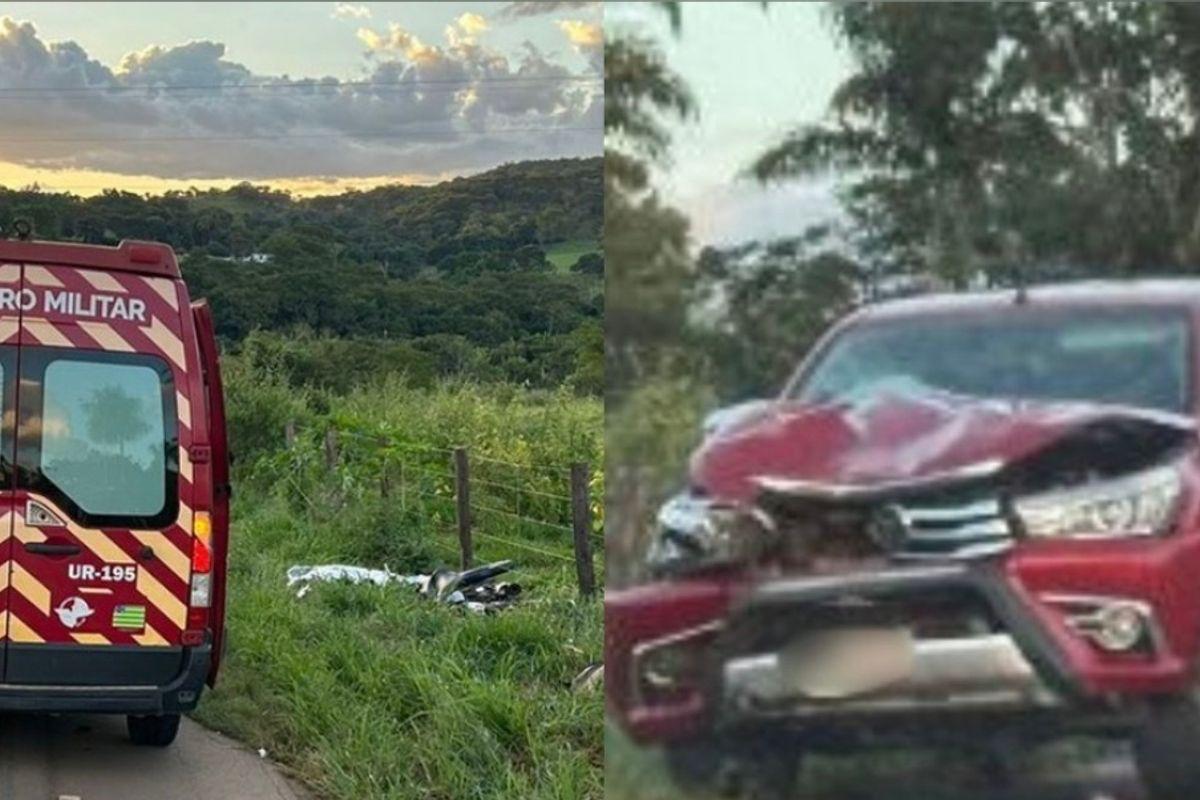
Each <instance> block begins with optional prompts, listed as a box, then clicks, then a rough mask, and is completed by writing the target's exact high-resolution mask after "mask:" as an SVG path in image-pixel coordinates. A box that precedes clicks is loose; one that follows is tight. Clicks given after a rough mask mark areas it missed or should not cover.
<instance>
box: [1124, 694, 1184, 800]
mask: <svg viewBox="0 0 1200 800" xmlns="http://www.w3.org/2000/svg"><path fill="white" fill-rule="evenodd" d="M1133 757H1134V762H1135V763H1136V765H1137V771H1138V774H1139V776H1140V777H1141V779H1142V784H1143V785H1144V786H1145V788H1146V791H1147V793H1148V800H1192V798H1195V797H1200V698H1198V697H1197V696H1196V695H1195V694H1188V695H1179V696H1175V697H1171V698H1169V699H1164V700H1161V701H1158V702H1155V703H1154V704H1153V705H1151V706H1150V708H1149V709H1148V711H1147V716H1146V719H1145V721H1144V722H1143V723H1142V725H1141V726H1140V727H1139V729H1138V730H1137V732H1136V733H1135V734H1134V738H1133Z"/></svg>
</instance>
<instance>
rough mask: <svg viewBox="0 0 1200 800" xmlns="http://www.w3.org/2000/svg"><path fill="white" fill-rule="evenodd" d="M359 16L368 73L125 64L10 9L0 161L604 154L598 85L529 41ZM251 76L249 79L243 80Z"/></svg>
mask: <svg viewBox="0 0 1200 800" xmlns="http://www.w3.org/2000/svg"><path fill="white" fill-rule="evenodd" d="M452 27H453V28H454V31H455V34H454V35H453V36H450V35H447V37H446V41H444V42H438V43H427V42H423V41H421V40H420V39H419V38H418V37H416V36H414V35H413V34H412V33H411V32H409V31H407V30H406V29H404V28H403V27H401V26H399V25H395V24H393V25H389V26H388V28H387V30H386V31H376V30H374V29H371V28H363V29H362V30H361V31H360V33H359V38H360V39H361V40H362V41H363V43H364V44H365V45H367V47H368V48H369V56H368V61H367V72H366V74H365V76H364V78H363V80H361V81H349V82H346V81H340V80H338V79H335V78H330V77H325V78H315V79H312V80H311V81H309V80H307V79H306V80H304V81H303V82H302V85H299V86H298V85H297V82H296V80H295V79H294V78H288V77H287V76H279V75H264V74H258V73H256V72H254V71H253V70H251V69H250V68H248V67H246V66H245V65H244V64H241V63H238V62H236V61H234V60H232V59H230V58H229V57H228V54H227V52H226V48H225V46H224V45H223V44H222V43H220V42H213V41H193V42H187V43H184V44H179V45H153V46H150V47H146V48H143V49H141V50H137V51H135V52H131V53H129V54H128V55H126V56H125V57H123V58H122V59H121V60H120V62H119V63H118V64H117V66H116V67H115V68H110V67H109V66H106V65H105V64H103V63H101V62H100V61H98V60H96V59H94V58H91V57H90V56H89V55H88V53H87V52H86V51H85V50H84V49H83V48H82V47H81V46H79V45H78V44H76V43H74V42H46V41H44V40H43V39H41V37H40V36H39V35H38V33H37V31H36V29H35V28H34V26H33V25H31V24H29V23H25V22H20V23H19V22H15V21H13V20H11V19H8V18H4V17H0V101H2V102H3V103H4V105H5V107H6V109H7V112H8V113H7V114H6V120H5V124H4V125H3V128H2V129H0V162H9V163H13V164H18V165H21V166H22V167H26V168H43V169H55V170H64V171H76V172H77V171H79V170H95V171H102V172H109V173H120V174H127V175H140V176H153V177H156V178H172V179H175V178H178V179H197V180H199V179H219V178H227V177H235V178H239V179H242V178H244V179H248V180H268V181H269V180H272V179H276V180H284V179H297V178H307V177H311V176H316V175H321V176H330V177H334V178H337V177H342V178H347V177H354V176H376V177H377V176H380V175H386V174H394V175H402V174H403V175H412V174H425V175H442V174H447V173H455V174H457V173H462V172H467V171H472V170H478V169H484V168H487V167H490V166H494V165H495V164H498V163H501V162H504V161H514V160H521V159H527V158H551V157H560V156H574V155H599V154H600V153H601V152H602V131H601V130H600V128H601V127H602V107H603V99H602V97H601V95H600V87H599V86H598V85H597V83H596V82H594V81H591V80H590V79H589V78H586V77H585V76H584V75H582V74H580V73H575V72H572V70H571V69H569V68H567V67H566V66H564V65H563V64H561V63H559V62H558V61H557V60H555V59H554V58H552V57H550V56H547V55H546V54H543V53H541V52H539V51H538V50H537V49H536V48H533V47H532V46H529V45H526V46H524V48H523V49H521V50H518V51H516V52H502V51H498V50H496V49H493V48H491V47H489V46H487V45H485V44H482V43H480V42H479V41H478V38H477V37H478V35H479V34H480V33H482V32H483V31H485V30H486V29H487V21H486V20H485V19H484V18H483V17H479V16H477V15H473V14H465V15H462V16H460V17H459V18H457V19H456V20H455V21H454V23H453V25H452ZM239 87H240V88H239Z"/></svg>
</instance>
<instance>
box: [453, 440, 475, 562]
mask: <svg viewBox="0 0 1200 800" xmlns="http://www.w3.org/2000/svg"><path fill="white" fill-rule="evenodd" d="M454 494H455V498H456V499H457V500H458V546H459V549H460V550H461V551H462V569H470V568H471V564H472V562H473V561H474V560H475V552H474V547H473V545H472V544H471V465H470V463H469V462H468V461H467V448H465V447H456V448H454Z"/></svg>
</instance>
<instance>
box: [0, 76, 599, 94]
mask: <svg viewBox="0 0 1200 800" xmlns="http://www.w3.org/2000/svg"><path fill="white" fill-rule="evenodd" d="M602 77H603V76H601V75H554V76H550V75H546V76H520V75H514V76H510V77H478V78H421V79H419V80H413V81H337V82H332V83H331V82H322V81H319V80H315V79H309V80H302V81H271V82H262V83H208V84H172V85H155V84H114V85H108V86H4V87H0V96H3V95H6V94H12V95H21V94H81V93H89V92H94V93H109V94H116V93H121V92H146V93H147V94H150V93H154V92H184V91H244V90H278V89H346V88H368V89H369V88H383V89H414V90H417V91H420V90H421V87H422V86H430V85H434V86H445V85H459V86H476V85H480V84H526V83H531V84H537V83H551V84H553V83H596V82H598V81H600V80H601V79H602Z"/></svg>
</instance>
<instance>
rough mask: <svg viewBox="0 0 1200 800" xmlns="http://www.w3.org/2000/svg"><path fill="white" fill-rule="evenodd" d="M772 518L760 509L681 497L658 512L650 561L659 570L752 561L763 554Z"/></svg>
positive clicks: (693, 497) (668, 502)
mask: <svg viewBox="0 0 1200 800" xmlns="http://www.w3.org/2000/svg"><path fill="white" fill-rule="evenodd" d="M770 529H771V522H770V519H769V518H768V517H767V516H766V514H765V513H764V512H762V511H761V510H759V509H745V508H740V507H732V506H725V505H719V504H716V503H713V502H712V501H711V500H709V499H707V498H704V497H697V496H696V495H692V494H679V495H676V496H675V497H672V498H671V499H670V500H668V501H667V502H666V503H665V504H664V505H663V507H662V508H661V509H660V510H659V512H658V533H657V536H656V537H655V540H654V543H653V545H652V546H651V549H650V553H649V556H648V561H649V563H650V565H651V566H653V567H655V568H656V569H666V570H670V569H672V568H689V567H698V566H703V565H708V564H724V563H735V562H739V561H749V560H752V559H753V558H755V556H756V554H757V553H759V552H761V548H762V547H763V546H764V543H765V537H764V533H765V532H766V531H769V530H770Z"/></svg>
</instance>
